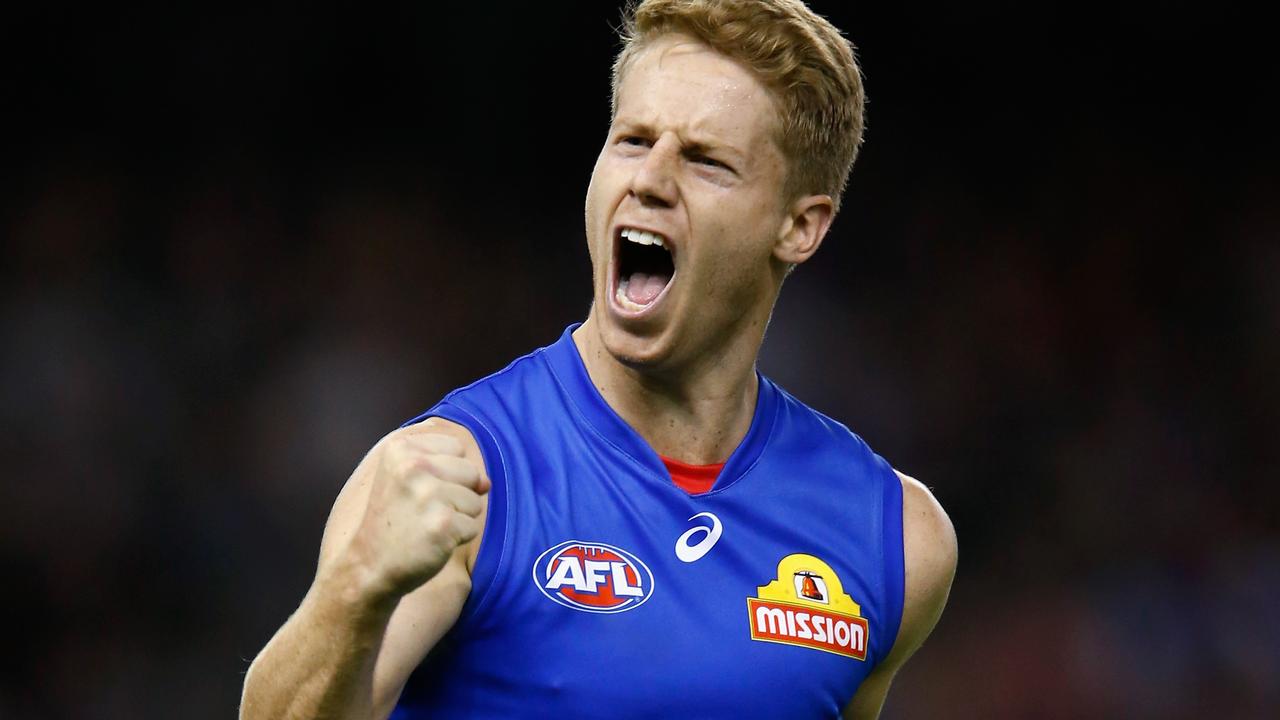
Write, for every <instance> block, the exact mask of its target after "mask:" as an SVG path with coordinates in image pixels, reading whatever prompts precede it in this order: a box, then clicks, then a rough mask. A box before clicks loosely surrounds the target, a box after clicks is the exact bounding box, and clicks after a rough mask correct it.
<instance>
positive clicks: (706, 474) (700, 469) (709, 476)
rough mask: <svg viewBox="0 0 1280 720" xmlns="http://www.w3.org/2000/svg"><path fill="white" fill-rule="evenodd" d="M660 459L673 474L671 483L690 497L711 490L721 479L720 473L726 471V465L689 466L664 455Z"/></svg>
mask: <svg viewBox="0 0 1280 720" xmlns="http://www.w3.org/2000/svg"><path fill="white" fill-rule="evenodd" d="M658 457H660V458H662V464H663V465H666V466H667V472H669V473H671V481H672V482H674V483H675V484H676V487H678V488H680V489H681V490H683V491H685V492H687V493H689V494H690V495H698V494H699V493H704V492H707V491H708V490H710V489H711V486H712V485H715V483H716V478H718V477H720V471H721V470H723V469H724V463H716V464H715V465H688V464H686V463H682V462H680V461H679V460H672V459H671V458H669V457H664V456H662V455H659V456H658Z"/></svg>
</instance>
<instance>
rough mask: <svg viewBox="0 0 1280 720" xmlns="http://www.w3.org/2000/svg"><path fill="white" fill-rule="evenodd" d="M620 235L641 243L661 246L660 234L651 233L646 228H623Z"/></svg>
mask: <svg viewBox="0 0 1280 720" xmlns="http://www.w3.org/2000/svg"><path fill="white" fill-rule="evenodd" d="M622 237H624V238H626V239H628V240H630V241H631V242H635V243H640V244H641V245H657V246H658V247H663V244H662V236H661V235H659V234H657V233H651V232H648V231H647V230H636V229H634V228H623V229H622Z"/></svg>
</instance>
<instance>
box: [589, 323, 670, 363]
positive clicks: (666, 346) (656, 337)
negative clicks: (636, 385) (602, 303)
mask: <svg viewBox="0 0 1280 720" xmlns="http://www.w3.org/2000/svg"><path fill="white" fill-rule="evenodd" d="M600 320H601V322H600V323H599V332H600V341H601V345H603V346H604V349H605V350H606V351H607V352H608V353H609V354H610V355H611V356H613V359H614V360H617V361H618V362H619V363H621V364H622V365H625V366H626V367H629V368H631V369H633V370H656V369H659V368H661V367H663V366H665V365H666V364H667V362H668V361H669V360H670V358H671V354H672V353H671V350H672V347H671V345H672V343H671V342H670V339H669V337H668V332H664V331H663V330H657V329H655V330H656V331H649V329H648V328H644V329H641V328H627V327H624V326H623V325H622V324H620V323H618V322H617V319H616V318H608V317H605V318H600Z"/></svg>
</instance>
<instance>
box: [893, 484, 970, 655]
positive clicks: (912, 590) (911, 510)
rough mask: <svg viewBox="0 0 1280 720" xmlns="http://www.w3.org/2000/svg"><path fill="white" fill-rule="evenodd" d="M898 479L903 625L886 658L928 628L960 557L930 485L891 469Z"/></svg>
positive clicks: (909, 647)
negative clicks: (903, 590) (900, 493)
mask: <svg viewBox="0 0 1280 720" xmlns="http://www.w3.org/2000/svg"><path fill="white" fill-rule="evenodd" d="M894 473H896V474H897V476H898V480H899V481H900V482H901V483H902V554H903V561H904V564H905V570H906V578H905V585H906V587H905V593H904V598H903V608H902V625H901V627H900V629H899V630H898V639H897V641H896V642H895V643H894V647H893V651H892V653H891V654H890V662H891V663H893V662H896V663H902V662H905V661H906V659H907V658H908V657H910V656H911V654H912V653H914V652H915V651H916V649H918V648H919V647H920V645H922V644H923V643H924V640H925V638H927V637H928V636H929V633H930V632H932V630H933V627H934V625H936V624H937V622H938V618H939V617H940V616H941V615H942V609H943V607H944V606H945V605H946V603H947V596H948V595H950V593H951V581H952V580H953V579H954V578H955V574H956V562H957V559H958V557H959V549H958V547H959V546H958V542H957V540H956V531H955V527H954V526H953V525H952V524H951V518H949V517H947V513H946V511H945V510H943V509H942V505H941V504H939V503H938V500H937V498H935V497H934V496H933V493H932V492H930V491H929V488H928V487H926V486H925V485H924V483H921V482H920V481H919V480H916V479H915V478H912V477H909V476H907V475H904V474H902V473H901V472H898V471H897V470H895V471H894Z"/></svg>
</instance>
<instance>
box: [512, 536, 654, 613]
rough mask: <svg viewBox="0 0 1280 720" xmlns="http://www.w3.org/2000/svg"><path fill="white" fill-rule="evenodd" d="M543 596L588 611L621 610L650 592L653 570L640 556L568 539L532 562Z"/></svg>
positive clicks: (631, 605)
mask: <svg viewBox="0 0 1280 720" xmlns="http://www.w3.org/2000/svg"><path fill="white" fill-rule="evenodd" d="M533 582H534V583H535V584H536V585H537V586H538V589H539V590H541V591H542V594H543V595H546V596H547V597H549V598H551V599H552V600H554V601H555V602H557V603H560V604H561V605H564V606H565V607H569V608H573V609H574V610H581V611H583V612H589V613H620V612H623V611H626V610H633V609H635V608H637V607H640V606H641V605H643V604H644V602H645V601H646V600H648V599H649V596H650V595H652V594H653V573H651V572H649V568H648V566H646V565H645V564H644V563H643V562H641V561H640V558H638V557H636V556H635V555H632V554H631V553H629V552H627V551H626V550H623V549H622V548H619V547H614V546H613V545H605V544H604V543H591V542H582V541H581V540H569V541H567V542H562V543H560V544H559V545H556V546H555V547H552V548H548V549H547V550H546V552H544V553H542V554H541V555H539V556H538V560H537V561H536V562H534V564H533Z"/></svg>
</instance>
